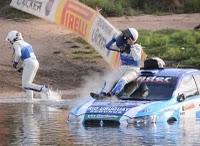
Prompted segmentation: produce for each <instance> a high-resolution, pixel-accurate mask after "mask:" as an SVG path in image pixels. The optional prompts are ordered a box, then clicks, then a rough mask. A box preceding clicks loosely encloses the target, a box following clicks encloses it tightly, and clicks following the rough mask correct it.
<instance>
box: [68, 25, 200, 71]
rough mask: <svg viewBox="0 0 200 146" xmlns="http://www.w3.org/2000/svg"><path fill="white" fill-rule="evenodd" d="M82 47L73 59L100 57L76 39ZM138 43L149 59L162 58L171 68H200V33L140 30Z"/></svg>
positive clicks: (83, 42)
mask: <svg viewBox="0 0 200 146" xmlns="http://www.w3.org/2000/svg"><path fill="white" fill-rule="evenodd" d="M74 41H76V42H77V43H78V44H81V45H80V46H81V47H77V48H73V49H72V52H71V54H72V55H71V56H72V58H73V59H89V60H94V59H97V58H100V55H99V54H98V53H97V52H96V51H95V50H94V48H92V47H91V46H90V45H88V44H87V42H85V41H84V40H82V39H81V38H76V39H75V40H74ZM138 43H139V44H141V45H142V46H143V47H145V48H144V51H145V53H146V54H147V55H148V57H160V58H162V59H164V61H166V62H167V63H168V65H169V64H170V66H173V67H174V66H177V65H178V64H179V67H195V68H200V59H199V57H200V31H193V30H171V29H166V30H160V31H149V30H140V31H139V40H138Z"/></svg>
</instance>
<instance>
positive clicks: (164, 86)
mask: <svg viewBox="0 0 200 146" xmlns="http://www.w3.org/2000/svg"><path fill="white" fill-rule="evenodd" d="M162 78H163V77H162ZM162 78H161V77H159V80H158V78H157V80H156V78H155V77H154V79H151V80H150V79H148V78H146V79H147V80H146V79H145V80H138V81H137V84H138V86H137V87H135V85H134V84H129V87H128V88H129V90H124V94H123V95H125V96H126V98H127V99H130V100H149V101H159V100H168V99H170V98H171V97H172V94H173V91H174V89H175V86H176V81H177V79H176V78H169V77H168V79H166V78H163V79H165V80H163V81H162V80H161V79H162ZM131 87H132V88H131ZM134 88H135V89H134ZM130 89H131V90H132V91H131V90H130ZM130 91H131V92H130ZM125 96H124V97H125ZM122 99H123V98H122Z"/></svg>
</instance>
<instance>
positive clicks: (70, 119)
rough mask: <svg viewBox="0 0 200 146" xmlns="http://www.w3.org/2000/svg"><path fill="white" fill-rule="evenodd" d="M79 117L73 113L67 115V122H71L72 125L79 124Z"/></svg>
mask: <svg viewBox="0 0 200 146" xmlns="http://www.w3.org/2000/svg"><path fill="white" fill-rule="evenodd" d="M81 119H82V116H81V115H78V116H77V115H74V114H73V113H69V115H68V119H67V122H73V123H80V122H81V121H82V120H81Z"/></svg>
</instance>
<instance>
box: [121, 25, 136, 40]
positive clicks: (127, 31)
mask: <svg viewBox="0 0 200 146" xmlns="http://www.w3.org/2000/svg"><path fill="white" fill-rule="evenodd" d="M122 33H123V35H124V36H125V37H126V38H129V37H131V38H132V39H133V40H134V43H135V42H136V41H137V39H138V36H139V34H138V31H137V30H136V29H135V28H128V29H125V30H123V31H122Z"/></svg>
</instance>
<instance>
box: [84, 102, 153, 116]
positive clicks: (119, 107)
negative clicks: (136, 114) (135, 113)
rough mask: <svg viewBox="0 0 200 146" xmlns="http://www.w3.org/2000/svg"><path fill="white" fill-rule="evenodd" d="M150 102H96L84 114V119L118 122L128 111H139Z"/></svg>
mask: <svg viewBox="0 0 200 146" xmlns="http://www.w3.org/2000/svg"><path fill="white" fill-rule="evenodd" d="M152 103H153V102H151V101H128V100H119V101H110V100H109V101H103V100H96V101H94V102H93V104H92V105H90V106H89V107H88V108H87V110H86V112H85V119H86V120H88V119H106V120H119V119H120V118H121V116H122V115H124V114H125V113H127V112H128V111H130V110H133V109H137V110H141V109H144V108H145V107H147V106H149V105H150V104H152Z"/></svg>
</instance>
